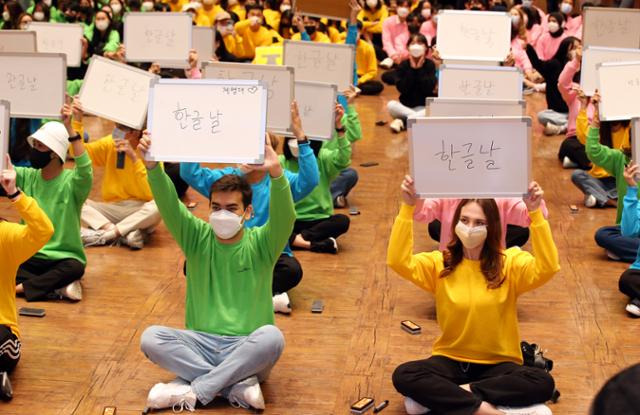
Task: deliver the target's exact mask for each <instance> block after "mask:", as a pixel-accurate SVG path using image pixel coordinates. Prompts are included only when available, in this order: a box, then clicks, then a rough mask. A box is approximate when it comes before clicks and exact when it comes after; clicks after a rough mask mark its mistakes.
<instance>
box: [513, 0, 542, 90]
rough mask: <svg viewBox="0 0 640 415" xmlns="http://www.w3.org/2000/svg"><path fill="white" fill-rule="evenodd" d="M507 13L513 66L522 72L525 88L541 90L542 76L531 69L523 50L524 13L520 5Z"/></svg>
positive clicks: (524, 43) (524, 37)
mask: <svg viewBox="0 0 640 415" xmlns="http://www.w3.org/2000/svg"><path fill="white" fill-rule="evenodd" d="M509 15H510V16H511V56H512V57H513V60H514V66H516V67H517V68H520V69H521V70H522V72H523V73H524V84H525V86H526V87H527V88H532V89H537V90H539V91H541V90H542V89H541V88H542V87H541V86H542V85H544V84H543V83H544V78H543V77H542V75H540V74H539V73H538V72H537V71H536V70H534V69H533V66H532V65H531V61H530V60H529V57H528V56H527V52H526V51H525V47H526V39H527V34H526V26H525V20H526V15H525V13H524V12H523V11H522V8H520V7H512V8H511V10H509Z"/></svg>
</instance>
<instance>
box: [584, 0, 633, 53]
mask: <svg viewBox="0 0 640 415" xmlns="http://www.w3.org/2000/svg"><path fill="white" fill-rule="evenodd" d="M582 14H583V16H584V17H583V19H582V45H583V47H589V46H601V47H608V48H625V49H637V48H640V10H638V9H620V8H617V7H616V8H613V7H585V8H584V10H583V11H582Z"/></svg>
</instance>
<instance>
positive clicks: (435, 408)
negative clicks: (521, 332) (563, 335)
mask: <svg viewBox="0 0 640 415" xmlns="http://www.w3.org/2000/svg"><path fill="white" fill-rule="evenodd" d="M464 384H470V386H471V391H472V393H469V392H467V391H465V390H464V389H462V388H461V387H460V386H459V385H464ZM393 385H394V386H395V388H396V390H397V391H398V392H400V393H401V394H402V395H404V396H407V397H409V398H411V399H413V400H414V401H416V402H418V403H419V404H420V405H423V406H425V407H427V408H429V409H430V410H431V411H432V412H429V413H430V414H431V413H433V414H434V415H436V414H446V415H470V414H473V413H474V412H475V411H476V410H477V409H478V407H479V406H480V404H481V403H482V401H486V402H489V403H490V404H493V405H504V406H516V407H518V406H529V405H534V404H537V403H542V402H546V401H547V400H549V399H551V397H552V395H553V391H554V386H555V384H554V381H553V378H552V377H551V375H550V374H549V373H547V372H546V371H545V370H543V369H539V368H536V367H530V366H521V365H518V364H516V363H510V362H505V363H498V364H495V365H480V364H475V363H466V362H458V361H455V360H452V359H449V358H447V357H444V356H431V357H430V358H429V359H426V360H418V361H414V362H408V363H403V364H402V365H400V366H398V368H397V369H396V370H395V371H394V372H393Z"/></svg>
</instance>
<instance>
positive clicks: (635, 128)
mask: <svg viewBox="0 0 640 415" xmlns="http://www.w3.org/2000/svg"><path fill="white" fill-rule="evenodd" d="M639 146H640V118H633V119H632V120H631V159H632V160H634V161H635V162H636V164H638V157H639V156H640V148H638V147H639ZM638 179H640V177H638V176H637V175H636V180H638Z"/></svg>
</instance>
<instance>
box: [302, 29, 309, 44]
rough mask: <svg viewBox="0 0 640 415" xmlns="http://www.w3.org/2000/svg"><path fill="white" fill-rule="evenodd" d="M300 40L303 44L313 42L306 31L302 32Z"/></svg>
mask: <svg viewBox="0 0 640 415" xmlns="http://www.w3.org/2000/svg"><path fill="white" fill-rule="evenodd" d="M300 39H301V40H302V41H303V42H311V36H309V33H307V31H306V30H305V31H304V32H300Z"/></svg>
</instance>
